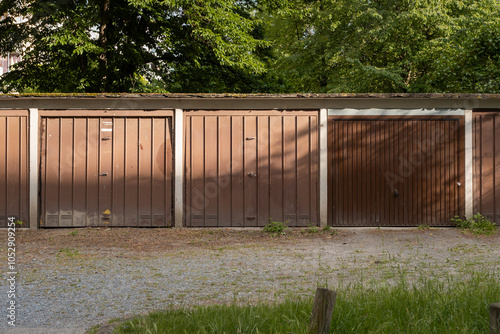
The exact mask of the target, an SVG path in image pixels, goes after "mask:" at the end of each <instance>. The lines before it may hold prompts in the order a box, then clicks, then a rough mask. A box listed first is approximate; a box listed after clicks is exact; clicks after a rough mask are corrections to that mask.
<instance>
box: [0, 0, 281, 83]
mask: <svg viewBox="0 0 500 334" xmlns="http://www.w3.org/2000/svg"><path fill="white" fill-rule="evenodd" d="M256 11H257V8H256V3H255V2H254V1H251V0H248V1H235V0H217V1H215V0H210V1H201V2H200V1H188V0H166V1H151V0H113V1H110V0H100V1H96V0H89V1H74V0H57V1H28V2H24V1H18V0H5V1H2V2H1V3H0V12H1V13H5V16H4V17H3V18H2V19H0V35H1V36H4V37H3V38H2V39H1V40H0V54H5V53H7V52H12V51H15V50H21V51H22V61H21V62H19V63H18V64H16V65H15V66H14V70H13V71H12V72H9V73H8V74H6V75H4V76H2V78H1V80H0V87H4V91H11V90H16V91H19V92H24V91H35V92H101V91H107V92H133V91H135V92H140V91H146V92H149V91H191V92H198V91H213V90H219V91H220V90H227V91H242V90H257V89H264V90H265V89H266V87H267V88H269V89H272V88H271V87H270V86H273V85H274V83H270V82H272V81H273V80H274V79H273V78H270V77H266V74H265V70H266V60H265V53H266V51H265V50H266V49H268V48H269V46H270V45H269V42H268V41H266V40H265V39H263V38H261V37H262V33H259V31H258V30H259V25H260V21H259V19H258V18H256V17H255V16H254V13H255V12H256ZM16 18H24V19H23V21H21V22H15V19H16ZM264 78H265V80H264ZM276 80H278V79H276ZM264 81H265V83H264ZM266 85H267V86H266ZM276 86H279V82H278V81H276ZM258 87H260V88H258Z"/></svg>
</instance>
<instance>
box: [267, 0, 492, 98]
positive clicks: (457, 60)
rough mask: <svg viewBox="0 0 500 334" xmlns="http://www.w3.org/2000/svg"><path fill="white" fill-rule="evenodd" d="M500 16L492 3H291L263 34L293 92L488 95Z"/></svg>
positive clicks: (353, 0) (336, 0)
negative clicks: (275, 52)
mask: <svg viewBox="0 0 500 334" xmlns="http://www.w3.org/2000/svg"><path fill="white" fill-rule="evenodd" d="M499 15H500V3H499V2H498V1H496V0H479V1H477V0H464V1H456V0H430V1H409V0H405V1H364V0H313V1H309V0H297V1H291V2H290V5H289V6H288V7H287V8H286V9H285V10H281V11H280V10H278V11H276V12H273V13H272V14H271V15H270V16H269V18H268V20H267V22H268V24H269V26H268V28H267V31H268V36H269V38H270V39H271V40H272V41H273V42H274V43H275V47H276V50H277V51H278V52H279V57H278V61H277V63H276V66H275V68H276V70H277V71H279V72H282V73H284V74H285V75H286V77H287V78H289V79H290V81H291V82H293V83H294V87H293V89H294V90H296V91H307V92H359V93H362V92H378V93H384V92H479V93H494V92H499V91H500V62H499V60H500V58H499V57H500V52H499V45H500V43H498V42H499V41H500V29H499V27H500V23H499V20H498V19H497V18H498V17H499Z"/></svg>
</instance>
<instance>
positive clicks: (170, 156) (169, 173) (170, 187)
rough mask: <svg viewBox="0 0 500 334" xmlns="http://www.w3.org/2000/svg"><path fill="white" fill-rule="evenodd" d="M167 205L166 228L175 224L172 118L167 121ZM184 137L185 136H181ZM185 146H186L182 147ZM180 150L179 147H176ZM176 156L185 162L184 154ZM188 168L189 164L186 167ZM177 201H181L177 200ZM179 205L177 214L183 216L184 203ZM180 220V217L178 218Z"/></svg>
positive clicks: (182, 176)
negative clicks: (173, 214) (173, 212)
mask: <svg viewBox="0 0 500 334" xmlns="http://www.w3.org/2000/svg"><path fill="white" fill-rule="evenodd" d="M180 113H181V117H184V116H183V115H182V111H181V112H180ZM164 131H165V163H164V164H165V176H164V177H165V203H164V208H165V209H164V215H165V225H166V226H173V225H174V223H173V221H172V219H173V217H172V211H173V202H174V201H173V192H174V186H173V183H174V182H173V164H174V157H173V152H172V143H173V138H172V117H167V118H166V119H165V129H164ZM181 137H183V136H181ZM181 140H183V141H184V138H181ZM182 146H184V145H182ZM176 147H177V148H178V146H176ZM180 149H181V150H183V149H184V148H183V147H181V148H180ZM176 155H177V157H178V158H179V159H180V160H181V162H182V160H183V158H182V156H183V155H184V153H183V154H179V152H176ZM180 165H181V166H183V167H184V165H183V163H181V164H180ZM185 166H187V164H186V165H185ZM178 177H180V178H181V179H184V173H182V171H181V174H180V175H179V176H178ZM180 186H181V189H180V190H179V192H180V193H181V194H182V193H183V189H182V188H183V187H182V184H181V185H180ZM177 201H179V199H177ZM177 204H178V205H180V207H181V209H182V210H180V209H176V212H177V214H179V215H180V214H182V212H183V210H184V209H183V205H182V203H180V204H179V203H178V202H177ZM178 218H179V217H178ZM179 220H180V222H178V224H179V223H180V224H181V227H182V222H183V217H180V219H179Z"/></svg>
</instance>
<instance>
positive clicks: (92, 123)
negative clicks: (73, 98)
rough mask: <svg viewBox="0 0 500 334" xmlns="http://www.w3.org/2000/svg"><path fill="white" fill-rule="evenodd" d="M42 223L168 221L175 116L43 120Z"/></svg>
mask: <svg viewBox="0 0 500 334" xmlns="http://www.w3.org/2000/svg"><path fill="white" fill-rule="evenodd" d="M41 136H42V147H41V185H42V189H41V197H42V199H41V200H42V205H41V207H42V213H41V217H42V218H41V220H42V221H41V226H45V227H69V226H170V225H171V221H172V183H171V177H172V176H171V173H172V143H171V118H170V117H126V118H121V117H53V118H52V117H47V118H43V119H42V133H41Z"/></svg>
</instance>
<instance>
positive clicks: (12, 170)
mask: <svg viewBox="0 0 500 334" xmlns="http://www.w3.org/2000/svg"><path fill="white" fill-rule="evenodd" d="M7 134H8V137H7V138H8V139H7V140H8V145H7V150H6V151H7V168H6V170H7V216H8V217H16V219H19V217H20V214H21V208H20V206H19V193H20V184H19V179H20V170H19V166H20V157H19V150H20V141H19V137H20V124H19V118H18V117H7Z"/></svg>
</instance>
